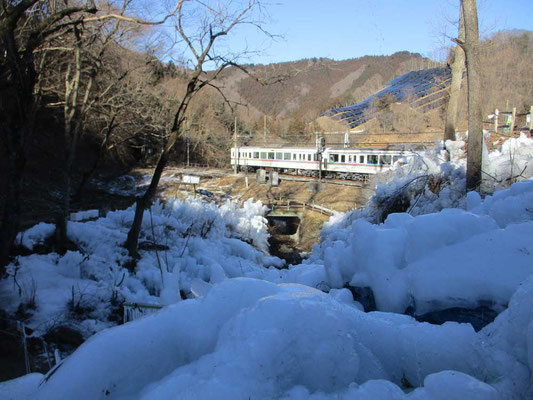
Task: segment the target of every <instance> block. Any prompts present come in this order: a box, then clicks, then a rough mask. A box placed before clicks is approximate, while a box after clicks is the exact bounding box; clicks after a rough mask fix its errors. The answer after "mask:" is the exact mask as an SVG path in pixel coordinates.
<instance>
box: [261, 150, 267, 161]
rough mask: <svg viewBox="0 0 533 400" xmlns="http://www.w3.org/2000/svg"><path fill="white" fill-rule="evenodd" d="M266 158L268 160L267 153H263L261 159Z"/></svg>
mask: <svg viewBox="0 0 533 400" xmlns="http://www.w3.org/2000/svg"><path fill="white" fill-rule="evenodd" d="M266 158H267V153H266V152H264V151H262V152H261V159H263V160H266Z"/></svg>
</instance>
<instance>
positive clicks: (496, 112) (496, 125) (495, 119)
mask: <svg viewBox="0 0 533 400" xmlns="http://www.w3.org/2000/svg"><path fill="white" fill-rule="evenodd" d="M499 115H500V110H498V109H496V110H494V132H496V133H498V119H499V118H498V117H499Z"/></svg>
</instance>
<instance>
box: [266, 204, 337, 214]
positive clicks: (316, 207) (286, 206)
mask: <svg viewBox="0 0 533 400" xmlns="http://www.w3.org/2000/svg"><path fill="white" fill-rule="evenodd" d="M266 206H267V207H268V208H269V209H270V210H271V211H276V209H278V210H281V209H283V210H284V211H293V210H311V211H317V212H319V213H320V214H322V215H328V216H332V215H333V213H334V210H331V209H329V208H326V207H323V206H320V205H318V204H315V203H305V202H299V201H293V200H290V201H285V202H281V201H279V202H274V203H270V204H267V205H266Z"/></svg>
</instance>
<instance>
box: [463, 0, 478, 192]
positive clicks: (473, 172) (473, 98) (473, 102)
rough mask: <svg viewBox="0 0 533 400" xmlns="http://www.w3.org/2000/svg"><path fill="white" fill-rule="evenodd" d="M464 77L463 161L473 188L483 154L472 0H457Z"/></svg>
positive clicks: (474, 7) (474, 1)
mask: <svg viewBox="0 0 533 400" xmlns="http://www.w3.org/2000/svg"><path fill="white" fill-rule="evenodd" d="M461 5H462V10H463V15H464V22H465V41H464V43H463V45H462V47H463V49H464V51H465V55H466V65H467V68H466V73H467V77H468V145H467V152H468V155H467V161H466V189H467V190H476V189H478V188H479V186H480V184H481V158H482V154H483V118H482V113H481V71H480V64H479V30H478V20H477V9H476V0H462V1H461Z"/></svg>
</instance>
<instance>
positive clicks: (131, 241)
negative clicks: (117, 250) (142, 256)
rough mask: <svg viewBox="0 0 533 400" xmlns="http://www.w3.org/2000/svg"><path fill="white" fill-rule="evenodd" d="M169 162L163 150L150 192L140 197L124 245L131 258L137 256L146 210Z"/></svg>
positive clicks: (149, 188)
mask: <svg viewBox="0 0 533 400" xmlns="http://www.w3.org/2000/svg"><path fill="white" fill-rule="evenodd" d="M167 162H168V153H167V152H166V151H165V150H163V152H162V153H161V156H160V157H159V161H158V162H157V166H156V168H155V171H154V175H153V176H152V180H151V182H150V186H149V187H148V190H146V192H145V193H144V195H143V196H142V197H140V198H139V199H138V200H137V202H136V205H135V217H134V218H133V223H132V225H131V229H130V231H129V232H128V239H127V240H126V243H125V244H124V247H126V249H127V250H128V253H129V255H130V256H131V257H134V256H136V255H137V245H138V243H139V234H140V233H141V225H142V221H143V215H144V210H146V209H147V208H148V207H150V204H151V203H152V200H153V198H154V196H155V194H156V191H157V185H158V184H159V181H160V179H161V175H162V174H163V170H164V169H165V167H166V165H167Z"/></svg>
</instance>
